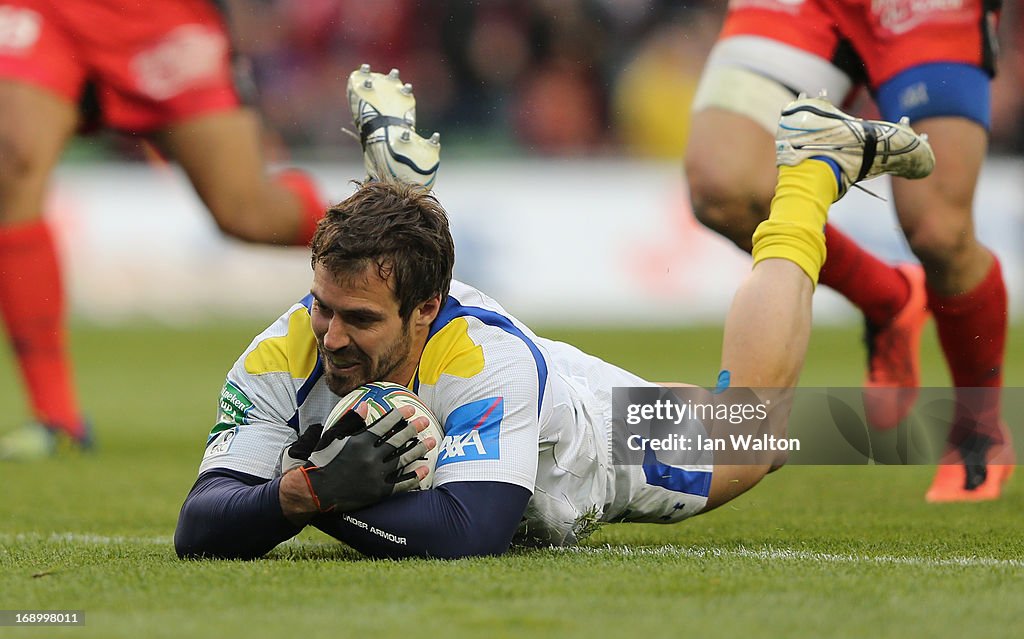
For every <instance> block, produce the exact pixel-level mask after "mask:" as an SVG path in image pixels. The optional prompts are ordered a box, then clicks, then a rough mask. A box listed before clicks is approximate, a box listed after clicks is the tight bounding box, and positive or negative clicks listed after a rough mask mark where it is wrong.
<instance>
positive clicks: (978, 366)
mask: <svg viewBox="0 0 1024 639" xmlns="http://www.w3.org/2000/svg"><path fill="white" fill-rule="evenodd" d="M928 307H929V308H931V309H932V314H933V315H934V316H935V325H936V328H937V329H938V332H939V342H940V343H941V344H942V352H943V353H945V355H946V362H947V363H948V364H949V372H950V374H951V375H952V377H953V384H954V385H955V386H956V387H957V410H956V415H955V416H954V419H953V430H952V431H951V432H950V443H953V444H957V443H959V442H961V441H963V439H964V438H965V437H967V436H968V435H970V434H971V433H973V432H976V433H978V434H980V435H985V436H986V437H988V438H989V439H990V440H991V441H993V442H994V443H996V444H1000V443H1003V437H1002V434H1001V433H1000V432H999V414H1000V399H999V394H1000V388H1001V387H1002V385H1003V355H1004V352H1005V350H1006V330H1007V328H1006V325H1007V319H1006V316H1007V310H1006V284H1005V283H1004V282H1003V271H1002V269H1001V268H1000V266H999V260H998V259H995V256H993V262H992V268H990V269H989V271H988V274H987V275H986V276H985V279H983V280H982V281H981V283H980V284H978V285H977V286H975V287H974V290H972V291H968V292H966V293H964V294H962V295H951V296H948V297H943V296H941V295H939V294H937V293H935V292H934V291H932V290H930V289H929V290H928Z"/></svg>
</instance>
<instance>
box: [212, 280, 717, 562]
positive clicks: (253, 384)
mask: <svg viewBox="0 0 1024 639" xmlns="http://www.w3.org/2000/svg"><path fill="white" fill-rule="evenodd" d="M311 305H312V298H311V297H307V298H305V299H304V300H302V301H301V302H300V303H298V304H296V305H294V306H292V307H291V308H290V309H289V310H288V311H287V312H286V313H285V314H284V315H282V316H281V317H280V318H279V319H278V320H277V321H276V322H274V324H273V325H271V326H270V327H269V328H268V329H267V330H265V331H264V332H263V333H261V334H260V335H258V336H257V337H256V339H254V340H253V342H252V344H250V345H249V347H248V348H247V349H246V351H245V352H244V353H243V354H242V356H241V357H239V358H238V361H236V362H235V365H234V366H233V367H232V369H231V371H230V372H229V373H228V377H227V381H226V383H225V385H224V389H223V390H222V392H221V398H220V406H219V410H218V415H217V425H216V426H215V427H214V429H213V431H212V432H211V434H210V439H209V440H208V442H207V447H206V453H205V456H204V458H203V461H202V464H201V466H200V473H202V472H205V471H207V470H211V469H214V468H224V469H229V470H234V471H239V472H243V473H248V474H250V475H255V476H257V477H262V478H265V479H272V478H274V477H276V476H277V475H278V474H280V461H281V454H282V452H283V451H284V449H285V448H286V447H287V446H289V445H290V444H291V443H292V442H293V441H294V440H295V439H296V437H297V436H298V434H300V433H302V432H303V431H304V430H305V429H306V428H307V427H308V426H309V425H311V424H322V423H324V421H325V420H326V418H327V415H328V414H329V413H330V411H331V409H332V408H333V407H334V405H335V404H336V403H337V401H338V400H339V399H340V398H339V397H338V396H336V395H335V394H334V393H332V392H331V391H330V389H328V387H327V383H326V381H325V380H324V378H323V368H322V366H321V363H320V361H319V355H318V351H317V347H316V339H315V337H314V335H313V332H312V329H311V327H310V315H309V314H310V307H311ZM410 386H411V388H412V390H413V391H415V392H416V393H417V394H418V395H419V396H420V397H421V398H422V399H423V401H424V402H425V403H426V404H427V406H429V407H430V409H431V410H432V411H433V413H434V414H435V415H436V416H437V418H438V421H439V422H440V423H441V424H442V427H443V431H444V439H443V441H441V442H440V443H439V447H440V452H439V454H438V458H437V466H436V471H435V479H434V485H435V486H440V485H444V484H446V483H449V482H461V481H498V482H505V483H510V484H516V485H518V486H522V487H524V488H526V489H527V490H529V491H531V492H532V493H533V497H532V499H531V500H530V504H529V506H528V507H527V511H526V515H525V517H524V521H523V524H522V526H521V529H520V535H519V540H520V541H521V542H527V543H551V544H564V543H571V542H572V541H574V540H575V539H577V538H580V537H582V536H583V535H584V534H586V533H588V532H590V531H591V530H592V529H593V528H594V527H595V526H596V524H598V523H600V522H602V521H613V520H614V521H665V522H668V521H678V520H680V519H683V518H685V517H686V516H689V515H692V514H695V513H696V512H698V511H699V510H700V509H701V508H703V505H704V503H705V501H706V498H707V486H708V485H709V484H710V477H711V472H710V468H709V467H704V468H695V469H694V468H691V469H686V470H679V469H671V470H672V471H673V473H674V474H673V473H669V474H670V475H672V479H671V481H666V480H665V479H664V477H663V476H665V477H667V476H668V475H666V473H664V472H662V471H663V470H664V468H662V467H659V469H658V472H656V473H652V469H651V468H646V469H645V468H643V467H639V466H634V467H629V466H621V467H615V466H613V465H612V464H611V444H610V441H611V438H610V429H611V413H612V411H611V395H612V388H614V387H616V386H654V384H651V383H650V382H647V381H644V380H643V379H640V378H639V377H637V376H635V375H632V374H630V373H628V372H626V371H624V370H622V369H620V368H617V367H615V366H612V365H611V364H608V363H606V362H603V361H601V360H599V359H597V358H595V357H592V356H590V355H587V354H585V353H582V352H581V351H579V350H578V349H576V348H574V347H572V346H569V345H568V344H564V343H561V342H554V341H551V340H546V339H543V338H539V337H537V336H536V335H535V334H534V333H533V332H532V331H531V330H530V329H529V328H527V327H526V326H525V325H523V324H522V323H521V322H519V321H518V320H516V319H515V318H514V317H512V316H511V315H509V314H508V313H507V312H506V311H505V310H504V309H503V308H502V307H501V306H500V305H499V304H498V303H497V302H495V301H494V300H492V299H491V298H489V297H487V296H486V295H484V294H483V293H481V292H480V291H478V290H476V289H474V288H472V287H470V286H467V285H465V284H463V283H461V282H457V281H453V282H452V286H451V292H450V294H449V296H448V299H447V300H446V303H445V304H444V306H443V307H442V309H441V311H440V313H439V314H438V317H437V319H436V320H435V321H434V323H433V324H432V325H431V329H430V333H429V336H428V338H427V342H426V346H425V347H424V349H423V354H422V356H421V358H420V362H419V366H418V368H417V370H416V374H415V377H414V378H413V380H411V383H410ZM679 473H685V474H686V475H685V481H683V482H682V483H680V481H679ZM653 475H658V477H654V476H653ZM659 477H661V478H660V479H659ZM681 486H682V487H683V488H684V489H685V490H684V491H681V490H680V487H681ZM686 491H688V492H686Z"/></svg>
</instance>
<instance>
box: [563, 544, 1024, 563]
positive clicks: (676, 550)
mask: <svg viewBox="0 0 1024 639" xmlns="http://www.w3.org/2000/svg"><path fill="white" fill-rule="evenodd" d="M552 550H554V551H557V552H564V553H567V554H582V555H612V556H621V557H630V556H637V557H646V556H654V557H694V558H704V557H712V558H714V557H742V558H749V559H761V560H765V561H803V562H811V563H821V564H867V563H871V564H881V565H896V566H922V567H942V566H962V567H1001V568H1024V561H1022V560H1019V559H997V558H995V557H916V556H897V555H854V554H837V553H826V552H814V551H810V550H793V549H791V548H774V547H772V546H765V547H763V548H746V547H744V546H736V547H733V548H711V547H706V546H612V545H605V546H568V547H564V548H553V549H552Z"/></svg>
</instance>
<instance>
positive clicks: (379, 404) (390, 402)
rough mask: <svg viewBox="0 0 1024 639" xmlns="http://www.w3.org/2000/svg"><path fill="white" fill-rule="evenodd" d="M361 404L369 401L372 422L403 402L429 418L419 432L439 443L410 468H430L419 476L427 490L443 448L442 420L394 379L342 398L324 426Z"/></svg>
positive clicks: (421, 486) (370, 385) (374, 384)
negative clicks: (424, 428)
mask: <svg viewBox="0 0 1024 639" xmlns="http://www.w3.org/2000/svg"><path fill="white" fill-rule="evenodd" d="M359 404H366V421H367V423H372V422H373V421H375V420H377V419H380V418H381V417H383V416H384V415H385V414H386V413H388V412H390V411H392V410H394V409H396V408H400V407H402V406H412V407H413V408H414V409H415V412H414V413H413V416H412V419H415V418H417V417H426V418H427V421H428V422H429V425H428V426H427V429H426V430H424V431H423V432H421V433H420V439H426V438H427V437H428V436H429V437H433V438H434V439H435V440H436V441H437V445H436V446H435V447H434V449H433V450H428V451H427V453H426V455H425V456H424V457H421V458H420V459H419V460H418V461H415V462H413V463H412V464H410V465H409V467H408V470H412V469H414V468H417V467H419V466H426V467H427V471H428V472H427V476H426V477H424V478H423V479H422V480H420V490H426V489H427V488H430V487H431V486H433V485H434V465H435V464H436V463H437V453H438V451H439V450H440V448H441V440H442V439H444V432H443V430H442V429H441V424H440V423H439V422H438V421H437V417H435V416H434V413H432V412H431V411H430V409H429V408H427V405H426V404H424V403H423V400H422V399H420V398H419V397H418V396H417V395H416V394H415V393H413V392H412V391H411V390H409V389H408V388H406V387H405V386H402V385H401V384H393V383H391V382H371V383H369V384H364V385H362V386H360V387H359V388H357V389H355V390H354V391H352V392H351V393H349V394H348V395H345V396H344V397H342V398H341V400H340V401H339V402H338V403H337V405H335V407H334V409H333V410H332V411H331V414H330V415H328V416H327V422H326V423H325V424H324V429H327V428H330V426H331V425H333V424H334V423H335V422H337V421H338V420H339V419H341V416H342V415H344V414H345V413H347V412H348V411H349V410H352V409H353V408H355V407H356V406H358V405H359ZM410 421H411V420H410Z"/></svg>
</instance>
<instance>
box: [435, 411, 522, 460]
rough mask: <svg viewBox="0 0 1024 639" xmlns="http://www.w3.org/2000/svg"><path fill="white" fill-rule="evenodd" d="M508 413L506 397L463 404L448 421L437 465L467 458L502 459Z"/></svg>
mask: <svg viewBox="0 0 1024 639" xmlns="http://www.w3.org/2000/svg"><path fill="white" fill-rule="evenodd" d="M504 416H505V400H504V398H502V397H488V398H487V399H481V400H477V401H475V402H470V403H468V404H465V405H464V406H459V407H458V408H456V409H455V410H453V411H452V412H451V414H450V415H448V419H447V420H445V423H444V432H445V436H444V439H443V440H442V441H441V444H440V452H439V453H438V455H437V466H444V465H445V464H454V463H456V462H463V461H479V460H483V459H500V458H501V447H500V439H501V420H502V418H503V417H504Z"/></svg>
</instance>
